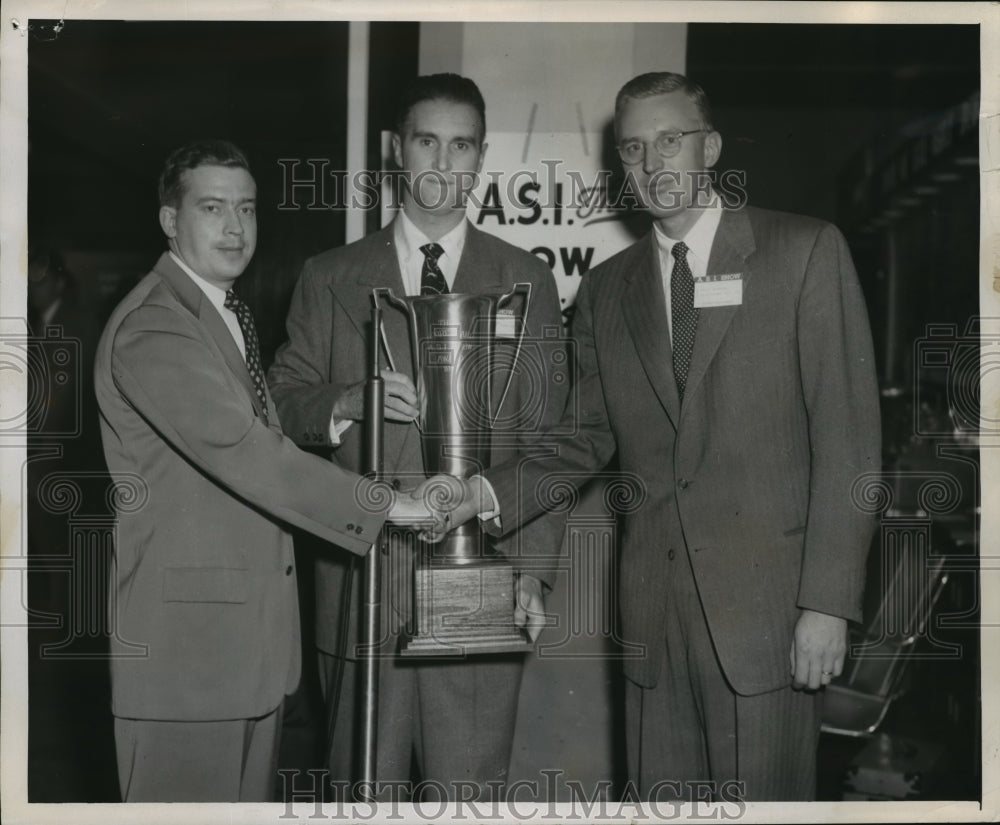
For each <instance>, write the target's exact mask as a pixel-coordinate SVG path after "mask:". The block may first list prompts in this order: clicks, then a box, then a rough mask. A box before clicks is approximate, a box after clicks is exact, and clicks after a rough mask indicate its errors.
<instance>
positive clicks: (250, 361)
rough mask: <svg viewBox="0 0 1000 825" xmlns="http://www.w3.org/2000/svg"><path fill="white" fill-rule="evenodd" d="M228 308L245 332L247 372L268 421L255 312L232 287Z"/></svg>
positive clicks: (227, 300) (226, 305) (226, 302)
mask: <svg viewBox="0 0 1000 825" xmlns="http://www.w3.org/2000/svg"><path fill="white" fill-rule="evenodd" d="M224 306H225V307H226V309H231V310H232V311H233V312H235V313H236V320H237V321H238V322H239V325H240V330H241V331H242V332H243V348H244V350H245V351H246V362H247V372H249V373H250V378H251V379H252V380H253V388H254V390H255V391H256V393H257V400H259V401H260V408H261V410H263V412H264V423H267V396H266V395H265V394H264V369H263V367H262V366H261V363H260V343H259V342H258V341H257V326H256V324H254V322H253V313H252V312H250V307H248V306H247V305H246V304H245V303H243V301H242V300H241V299H240V298H239V297H238V296H237V295H236V293H235V292H233V291H232V290H231V289H230V290H227V291H226V301H225V303H224Z"/></svg>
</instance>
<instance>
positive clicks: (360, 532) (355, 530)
mask: <svg viewBox="0 0 1000 825" xmlns="http://www.w3.org/2000/svg"><path fill="white" fill-rule="evenodd" d="M354 532H355V533H357V534H358V535H359V536H360V535H361V534H362V533H363V532H364V528H363V527H361V526H360V525H358V526H357V527H355V528H354Z"/></svg>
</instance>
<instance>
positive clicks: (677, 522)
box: [486, 208, 880, 798]
mask: <svg viewBox="0 0 1000 825" xmlns="http://www.w3.org/2000/svg"><path fill="white" fill-rule="evenodd" d="M737 272H739V273H742V277H743V282H744V285H743V300H742V305H739V306H726V307H715V308H710V309H702V310H701V311H700V319H699V321H698V328H697V333H696V337H695V343H694V351H693V354H692V358H691V365H690V370H689V373H688V378H687V389H686V393H685V395H684V400H683V404H681V403H680V402H679V398H678V393H677V387H676V383H675V380H674V377H673V374H672V367H671V346H670V336H669V334H668V330H667V324H666V314H665V302H664V293H663V286H662V280H661V273H660V271H659V263H658V260H657V252H656V247H655V243H654V241H653V239H652V238H651V237H650V236H647V237H645V238H643V239H641V240H639V241H638V242H637V243H636V244H634V245H633V246H631V247H630V248H628V249H626V250H624V251H623V252H621V253H620V254H618V255H616V256H615V257H613V258H611V259H610V260H609V261H607V262H605V263H603V264H602V265H600V266H598V267H596V268H595V269H593V270H592V271H591V272H589V273H588V274H587V275H585V276H584V279H583V283H582V285H581V288H580V292H579V295H578V297H577V302H576V316H575V319H574V328H573V333H574V337H575V339H576V344H577V347H578V354H579V370H578V374H579V394H578V399H579V400H578V403H577V404H576V405H571V406H570V407H569V408H568V410H567V418H568V421H570V422H572V423H573V424H575V426H576V427H577V428H578V435H577V436H576V437H575V438H573V439H550V440H548V441H547V444H548V446H551V447H555V448H557V449H556V454H555V455H553V456H551V457H545V458H540V459H536V460H532V461H530V462H527V463H526V464H523V465H522V466H518V465H517V464H516V463H510V464H508V465H505V466H503V467H500V468H496V467H495V468H494V469H492V470H490V471H488V472H487V474H486V475H487V478H488V479H489V480H490V481H491V483H492V484H493V486H494V488H495V490H496V492H497V496H498V498H499V503H500V508H501V513H502V514H503V523H504V527H505V529H509V528H511V527H513V526H515V525H516V524H517V523H519V522H520V521H522V520H524V519H528V518H531V517H532V516H534V515H535V514H537V513H539V512H541V511H542V509H543V505H544V499H545V495H544V490H545V488H546V485H548V484H550V483H551V482H552V480H553V479H556V478H559V477H566V476H569V477H570V478H577V477H579V476H580V474H583V476H586V474H588V473H591V472H594V471H595V470H597V469H599V468H601V467H602V466H603V465H604V464H605V463H606V462H607V461H608V460H609V459H610V458H611V456H612V454H613V453H614V452H615V451H616V450H617V453H618V457H619V462H620V465H621V469H622V470H623V471H627V472H630V473H634V474H635V475H637V476H638V477H639V478H640V479H641V480H642V483H643V485H644V497H645V498H644V501H643V502H642V504H641V506H638V507H637V508H636V509H634V511H632V512H629V513H628V515H626V516H625V520H624V527H623V530H624V535H623V543H622V548H621V552H622V560H621V579H620V590H619V595H620V601H619V605H620V613H621V618H622V624H623V631H624V635H625V638H626V639H627V640H628V641H629V642H632V643H637V644H640V645H642V646H643V648H644V650H645V655H644V656H643V657H641V658H638V659H630V660H627V661H626V664H625V672H626V675H627V676H628V678H629V680H630V681H631V682H632V683H633V684H634V685H636V686H638V688H641V689H647V690H648V689H653V688H655V687H657V686H658V684H660V680H661V678H663V674H664V667H665V662H664V660H665V658H667V651H668V650H675V651H676V650H683V649H685V645H686V644H687V643H686V642H685V641H684V640H678V639H676V638H672V636H671V633H672V631H670V630H668V628H670V627H675V628H676V626H677V620H678V619H677V617H676V616H673V617H672V615H671V611H673V610H674V609H675V607H676V604H677V603H679V602H681V601H684V600H687V603H688V604H689V605H692V607H690V610H689V611H688V614H685V615H682V616H680V619H679V621H680V627H681V628H682V629H683V628H684V627H685V626H687V625H690V626H691V627H694V624H698V625H699V626H701V625H702V624H703V625H704V626H705V627H706V628H707V635H706V636H705V637H704V645H708V646H709V649H708V653H707V655H706V656H705V658H706V660H708V659H711V660H712V661H713V662H717V665H713V666H714V667H716V669H717V670H718V671H719V679H720V683H721V684H723V686H724V688H725V691H724V692H723V694H722V695H723V696H729V697H733V696H736V697H753V696H761V695H764V694H769V693H771V692H774V691H777V690H779V689H782V688H785V687H787V686H788V685H789V682H790V677H789V650H790V648H791V643H792V633H793V629H794V627H795V623H796V620H797V617H798V615H799V613H800V611H801V610H802V609H811V610H815V611H819V612H822V613H828V614H832V615H835V616H841V617H844V618H847V619H850V620H857V619H860V616H861V612H860V611H861V595H862V591H863V584H864V570H865V558H866V555H867V551H868V546H869V542H870V539H871V535H872V530H873V521H872V519H871V518H870V517H869V516H866V515H864V514H863V513H862V512H861V511H860V510H859V509H858V508H857V507H856V506H855V505H854V500H853V499H852V496H853V495H854V493H853V490H852V485H853V483H854V482H855V480H856V479H857V478H858V477H859V476H860V475H861V474H862V473H865V472H866V471H870V470H874V469H877V468H878V467H879V463H880V441H879V417H878V388H877V384H876V379H875V363H874V357H873V354H872V345H871V335H870V331H869V328H868V321H867V314H866V311H865V306H864V299H863V296H862V294H861V290H860V286H859V284H858V282H857V277H856V275H855V272H854V268H853V265H852V263H851V258H850V253H849V251H848V249H847V245H846V243H845V241H844V239H843V236H842V235H841V234H840V233H839V232H838V231H837V229H836V228H835V227H833V226H831V225H829V224H825V223H823V222H821V221H817V220H813V219H810V218H805V217H800V216H795V215H788V214H782V213H777V212H770V211H764V210H758V209H753V208H746V209H743V210H741V211H727V212H726V213H725V214H724V215H723V217H722V221H721V223H720V226H719V229H718V232H717V234H716V237H715V241H714V244H713V247H712V252H711V257H710V260H709V264H708V274H710V275H715V274H726V273H737ZM686 578H690V579H691V581H692V582H693V587H694V588H695V589H694V590H691V588H689V587H687V586H686V585H684V584H683V580H684V579H686ZM692 594H693V596H692ZM692 599H693V600H692ZM690 611H695V613H697V614H698V615H694V613H691V612H690ZM702 614H703V615H702ZM692 623H694V624H692ZM678 632H680V631H678ZM691 655H692V656H694V655H695V654H691ZM677 664H679V663H678V662H677V655H676V654H674V655H672V656H671V657H670V661H668V662H667V666H673V665H677ZM705 698H706V697H705V696H701V697H699V696H698V692H697V691H695V695H694V697H693V701H694V702H695V705H696V706H697V707H698V712H699V713H701V714H703V715H705V716H708V717H711V716H713V714H714V715H717V714H719V713H721V712H722V711H721V710H720V709H719V708H718V707H716V706H712V705H709V706H705ZM721 701H730V702H731V701H732V699H731V698H730V699H729V700H725V699H723V700H721ZM647 721H648V720H647ZM633 722H634V720H633ZM780 728H781V725H779V724H776V723H775V722H774V721H773V720H772V723H771V724H768V720H767V719H766V718H763V719H762V720H761V722H760V724H759V725H758V726H756V727H754V728H753V730H754V731H755V736H757V737H758V738H757V739H756V741H754V742H744V743H741V745H740V750H739V758H740V760H742V763H741V767H740V768H738V769H734V770H738V771H739V773H741V774H748V773H751V770H750V767H749V766H750V764H751V763H752V762H754V761H757V762H758V763H760V762H765V763H766V762H767V760H773V758H774V754H773V753H772V751H771V750H770V748H769V737H773V736H778V735H781V734H780V731H779V729H780ZM640 735H644V733H641V732H640V731H639V729H638V727H637V726H636V725H635V724H632V730H631V733H630V736H632V738H633V739H635V737H638V736H640ZM789 735H790V736H793V737H794V736H797V735H798V734H797V733H794V732H793V733H790V734H789ZM807 738H808V737H807ZM812 741H813V744H814V743H815V739H814V738H813V739H812ZM646 744H651V743H648V742H647V743H646ZM631 745H633V746H634V747H633V748H632V751H633V755H634V756H635V755H636V754H637V753H638V746H639V743H638V742H635V741H633V742H632V743H631ZM779 750H780V749H779ZM646 752H647V754H648V753H649V748H647V749H646ZM803 752H804V753H805V754H806V756H801V755H799V756H795V757H794V758H793V759H794V760H796V761H801V760H802V759H805V760H806V761H808V760H809V759H810V758H811V756H809V745H808V743H806V744H805V745H804V747H803ZM813 753H814V749H813ZM755 754H756V755H755ZM783 758H785V759H787V758H788V755H787V754H785V756H784V757H783ZM781 764H782V763H780V762H777V761H775V762H774V763H773V764H772V765H771V766H770V767H771V773H774V772H775V770H776V766H780V765H781ZM786 767H787V765H786ZM664 770H668V771H669V770H673V767H672V766H671V767H667V768H664ZM765 773H766V769H765ZM630 775H631V776H632V777H633V778H635V779H637V780H639V779H640V778H644V779H645V781H644V784H645V786H646V789H647V790H648V780H649V778H650V777H651V776H655V775H656V770H655V769H654V770H652V771H649V770H646V769H643V770H641V771H640V769H639V767H638V765H637V759H636V758H633V759H632V761H631V765H630ZM661 776H663V778H671V776H670V775H669V774H666V775H663V774H661ZM718 778H721V779H725V780H728V779H732V778H734V777H732V776H725V777H718ZM803 781H804V782H807V780H803ZM768 782H769V780H768ZM768 782H763V781H759V782H758V787H757V788H753V789H750V790H749V791H748V792H749V793H750V794H751V796H752V798H760V795H761V794H763V795H765V796H770V797H771V798H782V797H781V796H780V794H784V793H787V794H789V795H791V794H794V793H799V792H800V791H793V790H788V789H784V790H783V789H782V788H781V786H780V783H779V784H778V785H774V786H772V785H770V784H768ZM799 784H800V786H801V785H802V783H799ZM755 794H756V795H755ZM774 795H778V796H774Z"/></svg>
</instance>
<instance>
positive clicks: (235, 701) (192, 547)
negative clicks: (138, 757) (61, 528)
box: [94, 253, 384, 801]
mask: <svg viewBox="0 0 1000 825" xmlns="http://www.w3.org/2000/svg"><path fill="white" fill-rule="evenodd" d="M94 372H95V374H94V380H95V390H96V394H97V400H98V403H99V405H100V411H101V436H102V440H103V442H104V454H105V457H106V459H107V465H108V469H109V471H110V472H111V475H112V476H113V477H114V478H115V479H116V480H118V481H119V482H120V483H121V484H122V490H123V494H122V495H120V496H118V497H117V499H116V504H117V506H118V523H117V533H116V547H115V560H114V564H113V565H112V569H111V593H112V598H111V599H110V609H111V613H112V615H111V622H112V627H113V628H114V629H115V633H114V635H113V636H112V639H111V687H112V712H113V713H114V714H115V716H116V717H120V718H123V719H132V720H158V721H162V722H185V723H195V722H199V723H200V722H205V723H209V722H211V723H214V722H219V721H222V720H250V719H254V718H259V717H263V716H265V715H268V714H271V713H272V712H274V711H275V709H276V708H278V707H279V706H280V705H281V703H282V700H283V698H284V696H285V694H286V693H289V692H291V691H292V690H293V689H294V688H295V686H296V684H297V683H298V679H299V672H300V664H301V663H300V656H299V642H298V639H299V618H298V600H297V595H296V585H295V575H294V573H295V571H294V566H293V555H292V541H291V535H290V533H289V532H288V525H294V526H296V527H299V528H302V529H304V530H308V531H310V532H312V533H314V534H316V535H318V536H322V537H323V538H324V539H327V540H336V541H337V542H338V543H340V544H342V545H343V546H344V547H346V548H347V549H348V550H350V551H351V552H352V553H357V554H363V553H365V552H367V550H368V548H369V547H370V546H371V544H372V542H373V541H374V540H375V538H376V537H377V535H378V531H379V529H380V528H381V526H382V523H383V521H384V514H383V513H382V512H381V508H376V507H375V506H374V505H373V494H372V493H371V492H370V491H369V485H370V482H368V481H366V480H364V479H360V478H358V477H357V476H356V475H354V474H351V473H346V472H344V471H343V470H341V469H340V468H338V467H331V466H330V465H329V464H328V463H326V462H324V461H321V460H319V459H317V458H316V457H314V456H311V455H308V454H307V453H305V452H303V451H301V450H299V449H298V448H297V447H296V446H295V445H294V444H293V442H292V441H291V440H290V439H288V438H285V437H284V436H283V435H282V432H281V426H280V424H279V422H278V418H277V415H276V414H275V413H274V411H273V404H272V405H269V406H270V407H271V415H270V418H269V422H268V423H266V424H265V423H264V420H263V418H262V416H261V408H260V402H259V400H258V399H257V396H256V393H255V392H254V387H253V383H252V381H251V379H250V376H249V374H248V372H247V367H246V363H245V361H244V360H243V357H242V356H241V355H240V353H239V350H238V349H237V348H236V343H235V342H234V341H233V338H232V335H231V334H230V332H229V330H228V329H227V328H226V326H225V323H224V321H223V320H222V318H221V316H220V315H219V313H218V312H217V311H216V309H215V308H214V307H213V306H212V304H211V302H209V301H208V299H207V298H206V297H205V296H204V294H203V293H202V292H201V290H200V289H199V288H198V287H197V286H196V285H195V283H194V281H192V280H191V278H190V277H189V276H188V275H187V274H185V273H184V272H183V271H182V270H181V269H180V267H178V266H177V264H176V263H175V262H174V261H173V260H172V259H171V258H170V256H169V255H168V254H166V253H165V254H164V255H163V256H162V257H161V258H160V260H159V261H158V262H157V264H156V267H155V268H154V269H153V271H152V272H151V273H149V275H147V276H146V277H145V278H144V279H143V280H142V282H141V283H140V284H139V285H138V286H137V287H136V288H135V289H133V290H132V292H130V293H129V295H128V296H127V297H126V298H125V299H124V300H123V301H122V302H121V304H119V306H118V307H117V309H115V311H114V313H113V314H112V315H111V318H110V320H109V321H108V324H107V326H106V328H105V330H104V334H103V335H102V337H101V340H100V343H99V345H98V349H97V356H96V362H95V368H94ZM136 477H138V478H140V479H141V485H140V486H136V485H135V483H134V479H135V478H136ZM130 491H131V492H130ZM366 501H368V502H369V504H368V507H367V509H366V508H365V507H364V506H363V505H364V503H365V502H366ZM137 646H144V647H145V653H144V655H142V656H137V655H136V651H137ZM173 741H174V747H177V748H180V749H181V750H180V751H179V752H176V753H174V754H172V755H166V757H165V759H166V760H167V761H185V762H187V763H190V764H193V765H196V766H197V770H195V771H194V772H193V773H194V775H196V776H197V779H198V787H193V786H191V785H189V784H186V783H183V784H179V785H177V786H175V787H170V786H169V784H167V785H166V786H165V785H164V784H163V783H161V782H158V783H153V784H152V785H150V786H149V787H150V788H152V793H154V794H156V796H155V797H153V798H156V799H159V800H161V801H167V800H169V799H174V800H182V799H206V798H207V799H214V800H218V801H224V800H230V801H236V800H235V799H233V798H232V797H230V796H229V795H228V794H229V791H226V790H224V789H223V788H224V786H223V784H222V780H221V778H222V777H223V776H224V775H226V776H228V775H229V773H230V772H231V770H232V768H233V765H232V764H227V765H215V764H214V763H213V761H212V760H211V759H208V758H207V754H206V755H205V756H206V760H205V763H204V764H199V758H200V757H201V756H202V754H200V753H199V752H198V751H197V748H196V747H195V746H193V745H192V743H191V741H190V740H189V741H188V742H187V743H185V741H184V738H183V737H178V738H176V739H175V740H173ZM161 756H162V754H161ZM174 757H175V758H174ZM119 758H120V759H125V758H126V757H125V755H124V754H123V752H122V751H121V750H120V752H119ZM235 758H236V760H237V761H236V768H237V769H238V768H239V758H240V755H239V754H238V753H237V754H236V757H235ZM244 758H245V757H244ZM126 767H128V769H129V770H130V771H131V770H132V768H141V769H145V770H147V771H149V772H151V773H155V772H156V771H157V770H158V768H159V770H160V773H161V774H163V775H164V776H170V775H171V773H170V770H169V768H168V767H167V766H166V765H162V764H159V765H158V764H157V762H156V761H155V760H154V761H153V763H152V764H140V763H137V764H136V765H130V766H126ZM236 777H237V779H238V778H239V770H236ZM269 779H270V780H273V776H272V777H270V778H269ZM216 780H218V782H216ZM123 784H124V783H123ZM213 789H214V790H213ZM257 791H258V793H260V792H263V791H261V789H257ZM204 794H208V796H205V795H204ZM213 794H218V795H213ZM146 798H148V797H146Z"/></svg>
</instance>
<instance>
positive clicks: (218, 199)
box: [195, 195, 257, 203]
mask: <svg viewBox="0 0 1000 825" xmlns="http://www.w3.org/2000/svg"><path fill="white" fill-rule="evenodd" d="M226 201H227V198H224V197H222V195H204V196H203V197H200V198H198V200H197V201H195V203H226ZM256 202H257V196H256V195H254V196H253V197H250V198H240V199H239V200H237V201H234V203H256Z"/></svg>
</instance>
